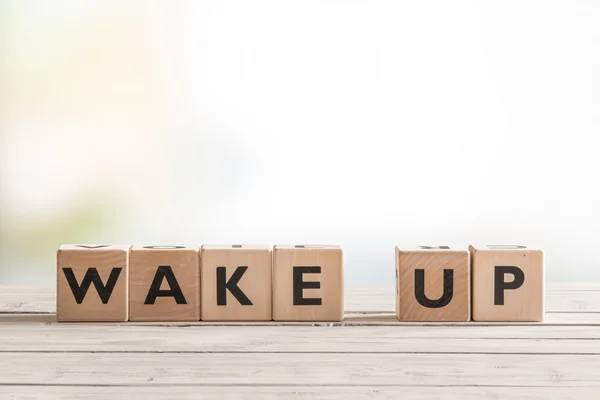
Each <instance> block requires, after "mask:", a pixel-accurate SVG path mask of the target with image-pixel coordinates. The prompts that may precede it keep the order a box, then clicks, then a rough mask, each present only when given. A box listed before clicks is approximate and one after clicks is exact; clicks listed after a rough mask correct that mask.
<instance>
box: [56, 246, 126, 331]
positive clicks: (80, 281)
mask: <svg viewBox="0 0 600 400" xmlns="http://www.w3.org/2000/svg"><path fill="white" fill-rule="evenodd" d="M100 246H101V247H100ZM128 259H129V246H114V245H62V246H61V247H60V248H59V250H58V252H57V287H56V292H57V296H56V315H57V319H58V320H59V321H89V322H93V321H106V322H108V321H114V322H122V321H127V320H128V318H129V312H128V310H129V307H128V291H129V285H128V278H129V272H128Z"/></svg>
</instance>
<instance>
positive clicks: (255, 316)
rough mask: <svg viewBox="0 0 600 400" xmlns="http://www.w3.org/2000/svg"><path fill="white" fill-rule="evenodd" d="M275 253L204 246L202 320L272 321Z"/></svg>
mask: <svg viewBox="0 0 600 400" xmlns="http://www.w3.org/2000/svg"><path fill="white" fill-rule="evenodd" d="M271 257H272V253H271V249H270V248H269V247H263V248H256V247H251V248H243V247H242V248H230V247H216V248H215V247H204V246H203V247H202V250H201V255H200V273H201V278H200V282H201V285H200V286H201V289H200V296H201V305H202V312H201V315H202V320H203V321H270V320H271V319H272V260H271Z"/></svg>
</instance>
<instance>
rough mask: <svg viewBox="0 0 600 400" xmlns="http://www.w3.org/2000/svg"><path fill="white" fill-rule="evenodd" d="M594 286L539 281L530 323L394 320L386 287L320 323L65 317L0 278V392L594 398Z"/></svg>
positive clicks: (599, 319)
mask: <svg viewBox="0 0 600 400" xmlns="http://www.w3.org/2000/svg"><path fill="white" fill-rule="evenodd" d="M598 289H600V286H594V285H590V284H587V285H581V288H579V286H577V285H573V284H569V285H549V290H548V292H547V298H548V304H549V310H550V312H549V313H548V314H547V318H546V319H545V321H544V322H542V323H536V322H533V323H532V322H518V323H507V322H446V323H434V322H401V321H398V320H397V318H396V314H395V313H394V312H393V307H394V291H395V290H394V287H393V285H389V286H387V287H352V286H350V287H349V288H348V290H347V291H346V293H345V294H346V304H347V311H348V312H347V313H346V317H345V319H344V321H341V322H333V323H332V322H322V323H313V322H288V321H285V322H278V321H264V322H202V321H190V322H170V321H167V322H122V323H119V322H116V323H115V322H112V323H107V322H102V323H74V324H68V323H57V322H56V316H55V315H54V310H53V304H52V301H53V300H54V298H55V296H54V290H52V289H50V290H40V289H37V288H12V287H0V353H1V355H0V356H1V358H2V362H1V363H0V398H8V399H31V398H67V399H87V398H97V399H108V398H110V399H111V400H113V399H121V398H124V399H129V398H148V399H186V398H190V399H192V398H193V399H196V398H207V399H212V398H215V399H216V398H219V399H223V398H227V399H230V398H232V399H236V398H239V399H251V400H255V399H265V398H266V399H292V398H325V399H341V398H344V399H349V398H350V399H380V398H384V399H394V400H395V399H398V398H411V399H417V400H420V399H452V400H458V399H460V400H464V399H467V400H471V399H473V400H474V399H561V400H562V399H584V400H587V399H597V398H598V396H597V390H598V386H600V370H598V368H597V366H598V365H600V347H599V346H600V313H598V312H595V311H594V310H598V309H600V290H598ZM351 309H355V310H358V311H357V312H351V311H349V310H351ZM360 310H362V311H360ZM373 310H375V311H376V312H373ZM19 311H25V312H26V313H25V314H19V313H18V312H19ZM37 311H41V312H43V313H42V314H39V313H37Z"/></svg>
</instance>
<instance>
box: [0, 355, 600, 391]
mask: <svg viewBox="0 0 600 400" xmlns="http://www.w3.org/2000/svg"><path fill="white" fill-rule="evenodd" d="M598 365H600V356H597V355H590V356H581V355H564V354H561V355H512V354H510V355H497V354H468V355H454V354H365V353H357V354H352V353H350V354H318V353H310V354H307V353H301V354H289V353H267V354H261V353H252V354H248V353H237V354H228V353H199V354H174V353H153V354H148V353H139V354H136V355H135V357H132V355H131V354H122V353H112V354H98V353H61V354H60V356H57V354H56V353H3V354H2V363H0V385H7V384H19V385H40V384H47V383H48V382H52V383H53V384H55V385H57V384H62V385H74V384H80V385H133V384H136V385H148V386H151V385H185V384H195V385H200V384H211V385H301V386H302V385H359V386H361V385H390V384H391V385H397V386H401V385H407V386H415V385H419V386H447V385H450V386H477V385H479V386H530V387H534V386H547V387H555V386H558V387H560V386H565V387H597V386H598V382H599V381H600V369H599V368H598ZM34 366H35V367H34Z"/></svg>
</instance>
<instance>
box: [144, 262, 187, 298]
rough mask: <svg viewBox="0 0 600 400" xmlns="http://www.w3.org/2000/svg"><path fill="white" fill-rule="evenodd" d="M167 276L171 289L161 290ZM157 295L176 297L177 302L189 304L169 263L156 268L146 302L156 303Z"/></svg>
mask: <svg viewBox="0 0 600 400" xmlns="http://www.w3.org/2000/svg"><path fill="white" fill-rule="evenodd" d="M165 278H166V279H167V283H168V284H169V287H170V289H169V290H160V285H161V284H162V281H163V279H165ZM157 297H174V298H175V302H176V303H177V304H187V302H186V301H185V297H184V296H183V292H182V291H181V288H180V287H179V282H177V279H176V278H175V274H174V273H173V270H172V269H171V267H170V266H168V265H167V266H160V267H158V269H157V270H156V274H155V275H154V280H153V281H152V285H150V290H149V291H148V296H146V301H144V304H154V302H155V301H156V298H157Z"/></svg>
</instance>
